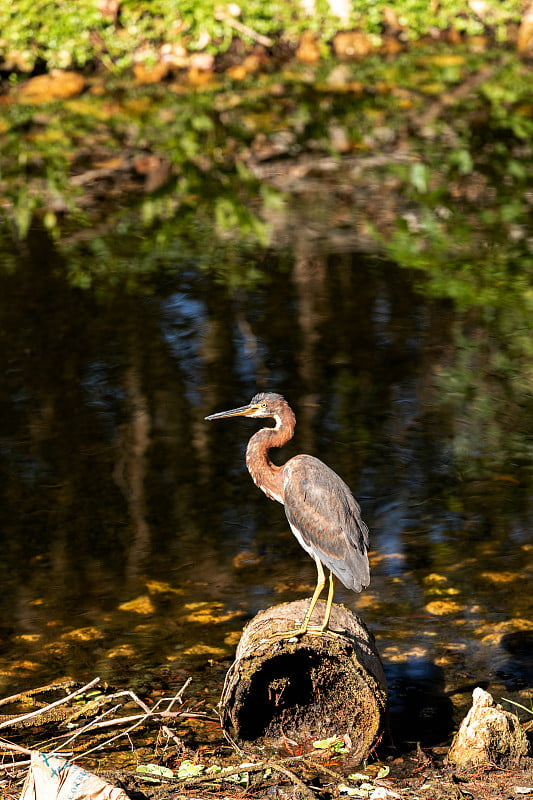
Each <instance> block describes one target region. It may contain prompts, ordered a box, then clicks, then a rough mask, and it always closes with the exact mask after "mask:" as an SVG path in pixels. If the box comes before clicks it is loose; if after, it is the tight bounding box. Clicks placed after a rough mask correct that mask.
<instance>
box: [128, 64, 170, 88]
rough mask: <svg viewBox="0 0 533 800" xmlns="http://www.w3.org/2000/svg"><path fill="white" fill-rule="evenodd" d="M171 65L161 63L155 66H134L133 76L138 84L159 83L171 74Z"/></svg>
mask: <svg viewBox="0 0 533 800" xmlns="http://www.w3.org/2000/svg"><path fill="white" fill-rule="evenodd" d="M169 69H170V67H169V64H168V63H163V62H162V61H159V62H158V63H157V64H154V65H153V66H148V65H146V64H134V66H133V74H134V75H135V80H136V81H137V83H159V82H160V81H162V80H163V78H166V76H167V75H168V73H169Z"/></svg>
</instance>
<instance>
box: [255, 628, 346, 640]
mask: <svg viewBox="0 0 533 800" xmlns="http://www.w3.org/2000/svg"><path fill="white" fill-rule="evenodd" d="M324 633H326V634H329V635H330V636H340V634H338V633H336V632H335V631H331V630H328V629H327V628H326V629H324V627H323V626H322V625H307V626H303V625H301V626H300V627H299V628H294V629H293V630H288V631H277V632H276V633H271V634H269V635H268V637H267V638H268V639H272V640H274V641H279V640H280V639H288V640H289V641H298V639H300V638H301V637H302V636H305V635H309V636H323V635H324Z"/></svg>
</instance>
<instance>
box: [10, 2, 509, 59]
mask: <svg viewBox="0 0 533 800" xmlns="http://www.w3.org/2000/svg"><path fill="white" fill-rule="evenodd" d="M216 5H217V4H216V3H215V2H214V0H182V2H180V3H179V4H177V3H175V2H172V0H150V1H148V0H141V1H140V2H139V0H123V2H121V3H120V7H119V13H118V17H117V19H116V20H115V19H114V18H113V16H112V15H110V14H108V15H106V14H105V13H104V12H103V11H102V10H101V9H100V7H99V4H98V2H97V0H77V2H75V3H72V2H69V0H59V2H56V0H36V2H31V0H11V2H6V3H2V4H0V59H1V60H3V61H4V63H5V65H7V67H8V69H13V70H15V71H21V72H31V71H32V70H33V68H34V66H35V65H36V63H37V62H38V61H42V62H44V63H45V64H46V66H47V67H48V69H51V68H53V67H59V68H68V67H76V68H80V67H84V66H85V65H87V64H88V63H89V62H93V61H94V62H97V63H101V64H103V65H104V66H105V68H106V69H107V70H109V71H111V72H115V73H117V72H120V71H122V70H123V69H125V68H126V67H129V66H131V64H132V63H133V61H134V59H135V58H141V59H142V60H143V61H148V62H150V60H151V59H152V60H156V59H157V52H158V48H159V46H160V45H161V44H163V43H169V44H174V43H177V42H179V43H181V44H184V45H185V46H186V47H187V49H188V50H190V51H194V50H198V49H201V50H207V51H209V52H213V53H217V52H223V51H225V50H226V49H227V48H228V47H229V45H230V44H231V41H232V39H233V37H234V35H235V30H234V29H233V28H232V27H231V25H230V23H229V22H228V21H227V20H223V19H222V20H221V19H217V16H219V15H215V7H216ZM385 6H386V7H387V8H388V9H389V10H390V12H392V13H395V14H396V15H397V17H398V19H399V22H400V24H401V25H403V26H404V27H405V35H406V36H408V37H409V38H410V39H417V38H419V37H420V36H424V35H426V34H428V32H430V31H432V30H434V29H439V30H445V29H447V28H448V27H450V26H453V27H454V28H455V29H457V30H458V31H460V32H464V33H466V34H468V35H478V34H482V33H484V32H485V30H486V27H487V26H488V27H490V29H491V30H492V31H493V32H494V34H495V36H496V38H497V39H501V40H504V39H505V37H506V35H507V28H508V26H509V24H511V23H516V22H518V21H519V19H520V13H521V6H520V3H519V2H518V0H502V2H499V3H496V2H491V3H487V4H486V7H485V9H484V10H483V12H482V16H480V15H479V14H478V13H476V12H475V11H474V10H473V9H472V8H471V7H470V5H469V4H465V3H463V2H459V0H443V2H440V3H436V4H429V5H428V3H427V2H425V1H424V0H391V2H388V3H386V4H376V3H375V2H373V0H362V2H359V3H357V4H354V5H353V9H352V14H351V19H350V21H349V22H348V23H347V24H346V23H340V21H339V19H338V17H336V16H335V15H334V14H332V12H331V9H330V6H329V3H328V2H327V1H326V0H317V2H316V10H315V12H314V13H313V14H306V13H304V11H303V10H302V8H301V5H300V4H299V3H298V2H296V0H293V2H287V0H274V2H270V0H249V2H247V3H246V4H241V11H242V14H241V17H240V21H242V22H243V23H244V24H245V25H247V26H248V27H249V28H251V29H252V30H253V31H255V32H257V33H259V34H263V35H267V36H272V37H278V36H280V35H281V34H282V35H283V37H284V38H285V39H286V40H293V41H294V40H296V39H297V38H298V37H299V36H300V35H301V34H302V32H303V31H306V30H311V31H313V32H314V33H315V34H316V35H317V36H318V37H319V38H320V39H321V40H322V41H323V42H327V41H329V40H330V39H331V38H332V37H333V36H334V35H335V33H336V32H337V31H338V30H339V27H342V28H343V29H344V28H346V26H347V25H348V27H350V26H356V27H358V28H360V29H361V30H363V31H364V32H366V33H367V34H368V35H370V36H371V37H373V38H374V39H375V40H376V41H379V37H380V36H381V34H382V32H383V9H384V7H385ZM239 35H240V36H241V37H242V38H243V39H244V41H245V42H247V43H251V42H253V39H251V38H250V37H249V36H248V35H247V34H246V33H240V34H239Z"/></svg>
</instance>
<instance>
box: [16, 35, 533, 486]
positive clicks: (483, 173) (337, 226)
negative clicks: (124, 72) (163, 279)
mask: <svg viewBox="0 0 533 800" xmlns="http://www.w3.org/2000/svg"><path fill="white" fill-rule="evenodd" d="M527 71H528V67H527V66H526V65H525V64H524V63H523V62H521V61H520V60H518V59H517V58H515V57H514V56H513V55H510V54H501V53H499V54H495V55H493V56H489V55H486V54H482V55H480V54H476V53H468V52H465V53H462V54H461V53H459V51H458V48H455V49H454V53H453V55H447V54H445V53H437V54H435V53H434V52H433V51H431V52H429V51H425V50H423V49H420V50H417V51H416V53H415V54H413V53H407V54H403V55H401V56H399V57H397V58H395V59H394V60H393V61H391V62H386V61H383V60H379V61H378V60H377V59H368V60H366V61H365V62H363V63H361V64H357V65H349V64H343V65H340V66H339V65H336V66H332V65H328V64H321V65H319V66H317V67H314V68H310V67H308V66H305V67H304V66H302V65H292V66H291V67H290V70H286V71H285V73H284V74H283V75H281V76H273V77H271V78H269V77H260V78H258V77H257V76H253V77H251V78H250V79H249V80H248V81H244V82H242V83H241V84H239V86H238V89H237V90H236V88H235V85H234V84H232V83H231V82H229V81H227V79H220V83H219V85H218V86H217V87H212V88H209V85H207V86H206V87H205V88H204V89H203V90H202V91H197V92H190V91H189V92H187V93H186V94H183V93H182V94H178V95H177V96H176V95H174V94H173V93H172V91H169V88H168V87H167V86H165V87H162V86H153V87H136V88H131V87H121V86H118V87H117V88H116V90H115V92H114V94H113V96H104V97H101V96H99V95H98V94H92V95H91V94H87V95H84V96H83V97H81V98H77V99H74V100H70V101H67V102H64V103H63V104H62V105H61V106H57V105H52V106H50V107H48V106H45V107H43V108H42V110H40V111H39V113H38V114H36V113H35V109H34V108H32V107H29V106H21V105H16V104H14V105H12V106H10V107H8V108H7V109H6V122H5V123H4V124H5V126H6V131H5V136H6V146H5V148H4V149H3V155H2V156H1V158H2V171H3V179H2V186H3V189H4V190H5V191H4V196H5V198H6V201H5V206H4V211H5V212H7V216H8V217H9V218H10V221H11V223H12V225H13V226H14V228H15V229H17V230H18V232H19V234H21V235H22V236H24V234H25V232H26V231H27V229H28V227H29V225H30V224H31V220H32V218H33V216H34V214H35V213H37V214H38V215H40V216H41V218H42V221H43V222H44V224H45V226H47V227H48V228H49V230H50V231H51V233H52V235H53V236H54V237H55V238H56V244H57V247H58V249H59V250H60V252H61V253H62V254H63V255H64V256H65V261H66V265H67V270H68V277H69V280H70V281H71V282H72V283H73V284H74V285H75V286H78V287H84V288H87V287H90V286H96V287H99V288H100V289H103V290H104V291H105V290H106V287H110V286H113V285H115V284H119V285H122V284H125V285H127V286H128V288H129V290H130V291H132V292H137V291H138V290H139V289H141V290H142V291H144V292H145V291H147V290H148V289H149V287H150V285H151V282H152V278H153V275H154V274H157V273H159V272H161V271H171V272H173V273H176V272H178V273H179V272H180V271H181V270H182V269H184V268H186V267H187V268H188V267H191V266H194V267H197V268H200V269H202V270H204V271H206V272H208V273H209V274H211V275H213V276H214V277H215V279H216V281H217V282H220V283H222V284H224V285H225V286H226V287H227V288H228V289H229V290H230V292H231V291H234V290H237V289H240V290H242V289H246V288H250V287H253V286H260V285H261V283H262V282H263V281H264V280H265V279H266V277H267V276H266V270H264V269H263V268H262V267H261V258H260V256H261V254H263V253H266V252H267V249H268V248H269V247H273V248H276V247H277V246H278V241H284V242H291V241H292V240H293V238H294V236H295V235H296V234H298V232H299V231H300V230H301V229H303V228H305V227H307V226H310V227H312V228H313V230H314V231H317V230H318V234H319V236H318V239H319V240H320V241H322V242H323V247H324V249H325V250H327V249H328V247H331V245H330V244H328V237H329V234H330V231H331V230H335V231H336V232H340V233H342V232H343V231H345V230H347V229H348V230H352V231H354V232H355V235H356V239H357V237H361V238H364V237H366V241H367V242H371V241H372V240H373V246H374V247H375V246H376V245H377V246H378V247H379V248H382V249H383V250H384V251H385V252H386V254H387V255H388V256H389V257H390V258H391V259H392V260H393V261H395V262H397V263H398V264H400V265H401V266H404V267H408V268H409V269H415V270H417V271H418V273H419V275H420V278H419V279H417V283H418V287H419V289H420V290H421V291H423V292H425V293H430V294H432V295H434V296H436V297H439V298H449V299H450V300H451V301H452V302H453V303H454V305H455V306H456V307H457V308H459V309H462V310H463V314H464V317H463V323H462V325H457V327H456V330H455V342H456V348H455V358H454V360H453V362H452V363H448V364H446V365H445V366H443V367H441V368H440V370H439V372H438V374H437V375H436V382H435V386H436V390H437V391H436V397H437V398H438V401H437V402H439V403H445V404H449V403H452V404H453V405H454V407H455V409H456V413H455V414H454V415H453V416H454V419H456V420H462V422H458V423H456V425H457V429H456V430H455V431H453V432H451V435H452V437H453V443H454V444H453V447H454V451H455V453H456V455H457V456H458V458H459V460H460V463H461V464H462V468H463V469H464V470H466V472H467V473H469V474H470V473H472V474H477V473H478V472H479V471H481V472H483V470H484V469H485V468H489V465H490V469H494V468H495V467H496V466H497V468H499V469H504V468H508V469H511V466H512V468H513V469H515V468H518V467H519V466H520V465H521V464H524V463H531V452H530V449H529V446H528V444H527V442H528V438H527V433H528V431H527V420H528V416H530V408H529V401H528V400H527V398H528V396H530V393H531V389H532V383H533V375H532V369H531V363H532V361H531V356H532V349H533V345H532V342H531V336H530V320H531V319H532V317H533V293H532V289H531V269H532V266H533V254H532V248H531V239H530V238H529V232H528V227H527V226H528V222H529V219H530V215H531V183H532V169H531V164H532V160H531V141H533V119H532V117H531V105H530V101H529V97H528V93H527V92H528V87H529V82H528V80H527V75H526V73H527ZM472 76H473V77H472ZM470 80H474V83H472V85H469V81H470ZM475 81H477V83H476V82H475ZM465 86H466V90H465ZM173 88H174V89H177V88H179V87H176V86H175V87H173ZM273 96H275V98H276V102H272V98H273ZM58 112H60V113H58ZM339 142H340V143H342V149H343V152H344V153H345V155H344V156H342V157H341V156H339V154H338V153H336V152H335V147H336V146H338V145H339ZM146 153H149V154H157V156H158V157H160V158H161V159H163V160H167V161H168V163H169V179H168V181H167V182H166V183H163V184H162V185H161V186H160V187H158V188H157V190H155V191H153V192H145V191H144V190H143V183H142V180H143V179H142V177H141V176H140V175H139V174H135V173H134V172H132V170H131V166H130V167H128V168H127V169H124V171H123V172H121V171H120V170H119V169H116V168H115V167H114V166H113V161H114V160H115V161H120V160H121V159H122V160H123V161H124V162H125V163H126V164H130V165H131V162H133V161H134V159H135V158H136V156H138V155H139V154H140V155H143V154H146ZM300 158H301V159H302V163H305V162H304V160H305V159H306V158H307V159H310V161H311V167H309V168H308V171H307V172H306V173H305V175H304V180H303V181H301V182H300V183H298V181H296V182H295V183H294V184H293V186H294V193H295V195H296V197H295V199H293V200H291V199H290V198H289V195H288V194H285V189H286V185H284V183H283V180H281V181H277V180H276V179H275V178H274V179H271V178H269V177H268V175H267V172H268V170H264V169H263V167H264V165H265V164H267V165H268V164H269V163H270V162H274V163H275V164H277V170H276V169H274V170H273V174H275V173H276V171H277V173H278V174H279V173H282V174H283V173H284V171H286V170H288V168H289V167H290V166H291V164H292V163H294V162H295V160H297V159H300ZM323 158H324V159H330V162H329V165H330V166H328V168H327V169H328V170H330V168H331V163H333V164H336V167H335V168H334V169H333V171H332V172H325V173H324V172H322V173H321V172H320V159H323ZM349 159H352V161H351V162H350V161H349ZM354 162H355V168H353V164H354ZM110 163H111V166H109V165H110ZM106 164H107V165H108V167H109V172H108V174H105V175H104V176H103V177H101V178H98V179H95V181H94V184H93V183H88V184H84V183H80V184H79V186H78V185H77V184H76V182H75V181H72V175H75V176H78V175H82V176H83V174H84V171H86V172H87V173H91V170H94V169H96V170H98V169H102V166H101V165H103V168H104V171H105V168H106V167H105V165H106ZM313 164H316V170H317V171H318V176H317V178H316V180H314V183H313V180H312V179H313V178H314V173H313V169H314V167H313ZM349 164H351V167H349V168H350V169H351V170H352V171H351V172H350V173H349V175H348V177H347V176H346V175H345V174H344V173H345V170H348V166H345V165H349ZM21 167H22V169H21ZM357 170H359V171H357ZM329 175H331V177H328V176H329ZM326 178H327V184H328V185H327V188H326V189H325V190H324V188H323V184H324V183H326ZM306 179H307V183H306ZM320 182H322V187H321V188H318V189H317V188H316V185H317V183H320ZM309 185H311V187H312V188H311V191H308V188H307V187H308V186H309ZM84 186H85V190H84V191H82V188H81V187H84ZM338 187H340V189H339V188H338ZM332 196H333V198H334V200H333V202H332V201H331V197H332ZM367 196H368V198H370V199H372V200H373V202H372V203H371V202H367ZM114 197H117V198H118V201H117V202H114V200H113V198H114ZM102 198H104V199H103V200H102ZM328 198H329V199H328ZM328 203H329V204H330V206H331V209H330V214H329V215H327V214H326V213H325V207H327V205H328ZM294 209H298V217H297V224H296V225H294V223H291V221H290V217H291V212H292V211H293V210H294ZM280 219H281V222H280ZM291 225H293V227H291ZM4 235H6V234H5V229H4ZM6 238H7V237H6ZM4 258H5V260H6V262H9V260H10V257H9V248H6V254H5V256H4ZM11 263H12V265H14V259H13V260H12V261H11ZM7 265H9V264H7Z"/></svg>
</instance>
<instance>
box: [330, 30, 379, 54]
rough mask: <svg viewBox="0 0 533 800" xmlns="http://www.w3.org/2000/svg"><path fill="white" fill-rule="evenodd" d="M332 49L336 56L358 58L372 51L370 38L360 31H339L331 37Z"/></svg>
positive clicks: (372, 46) (372, 45)
mask: <svg viewBox="0 0 533 800" xmlns="http://www.w3.org/2000/svg"><path fill="white" fill-rule="evenodd" d="M333 49H334V51H335V55H336V56H337V58H341V59H348V60H349V59H359V58H364V57H365V56H367V55H368V54H369V53H372V52H373V51H374V49H375V48H374V44H373V42H372V40H371V39H370V38H369V37H368V36H367V35H366V33H362V32H361V31H341V33H338V34H337V35H336V36H335V38H334V39H333Z"/></svg>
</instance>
